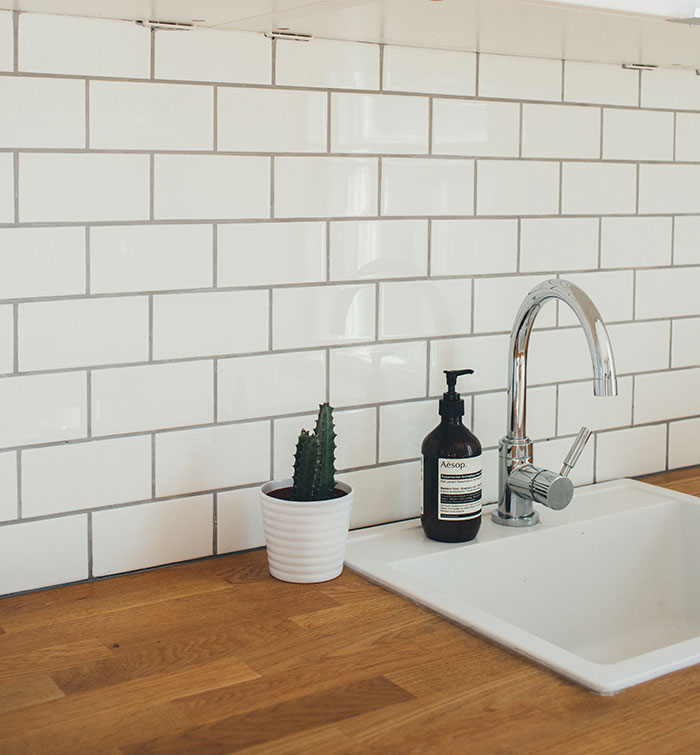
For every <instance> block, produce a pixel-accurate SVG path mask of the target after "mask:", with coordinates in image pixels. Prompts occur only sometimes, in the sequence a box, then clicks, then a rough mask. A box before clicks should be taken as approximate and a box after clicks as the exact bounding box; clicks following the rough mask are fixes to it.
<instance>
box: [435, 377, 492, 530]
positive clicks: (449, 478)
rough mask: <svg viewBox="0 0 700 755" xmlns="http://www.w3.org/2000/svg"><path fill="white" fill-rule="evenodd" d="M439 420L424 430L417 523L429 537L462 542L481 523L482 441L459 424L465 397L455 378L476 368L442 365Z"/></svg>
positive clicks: (462, 414)
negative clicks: (444, 380) (443, 384)
mask: <svg viewBox="0 0 700 755" xmlns="http://www.w3.org/2000/svg"><path fill="white" fill-rule="evenodd" d="M444 372H445V375H446V377H447V391H446V392H445V393H444V394H443V396H442V398H441V399H440V417H441V421H440V424H439V425H438V426H437V427H436V428H435V429H434V430H433V431H432V432H430V433H428V435H426V437H425V440H424V441H423V445H422V447H421V452H422V456H423V458H422V464H423V469H422V471H423V475H422V477H423V501H422V506H421V524H422V525H423V530H424V531H425V534H426V535H427V536H428V537H429V538H430V539H431V540H439V541H440V542H443V543H462V542H465V541H467V540H472V539H473V538H475V537H476V533H477V532H478V531H479V527H480V526H481V473H482V466H481V443H479V441H478V439H477V438H476V436H475V435H474V434H473V433H472V432H470V431H469V429H468V428H466V427H465V426H464V424H462V417H463V416H464V400H463V399H462V398H461V397H460V395H459V393H457V390H456V386H457V378H458V377H459V376H460V375H470V374H472V373H473V372H474V370H445V371H444Z"/></svg>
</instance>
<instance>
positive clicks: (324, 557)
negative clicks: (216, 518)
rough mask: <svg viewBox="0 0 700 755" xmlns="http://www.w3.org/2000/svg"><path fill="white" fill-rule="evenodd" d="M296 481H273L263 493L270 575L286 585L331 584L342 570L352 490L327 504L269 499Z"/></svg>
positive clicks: (339, 484)
mask: <svg viewBox="0 0 700 755" xmlns="http://www.w3.org/2000/svg"><path fill="white" fill-rule="evenodd" d="M291 485H292V480H291V479H289V480H273V481H272V482H266V483H265V484H264V485H263V486H262V488H261V489H260V500H261V504H262V517H263V528H264V530H265V543H266V544H267V563H268V566H269V568H270V574H272V576H273V577H276V578H277V579H281V580H282V581H284V582H327V581H328V580H329V579H335V578H336V577H337V576H339V575H340V573H341V572H342V571H343V561H344V560H345V544H346V542H347V539H348V529H349V527H350V510H351V508H352V500H353V490H352V488H351V487H350V485H347V484H346V483H344V482H336V488H338V489H340V490H344V491H345V493H346V495H344V496H341V497H340V498H333V499H331V500H329V501H284V500H281V499H279V498H274V497H273V496H270V495H268V493H269V492H270V491H272V490H279V489H280V488H287V487H291Z"/></svg>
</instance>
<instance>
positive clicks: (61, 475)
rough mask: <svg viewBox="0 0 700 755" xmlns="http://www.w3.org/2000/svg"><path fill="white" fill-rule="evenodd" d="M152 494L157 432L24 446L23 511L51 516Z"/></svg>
mask: <svg viewBox="0 0 700 755" xmlns="http://www.w3.org/2000/svg"><path fill="white" fill-rule="evenodd" d="M150 497H151V438H150V437H149V436H147V435H141V436H137V437H134V438H115V439H112V440H100V441H96V442H91V443H72V444H67V445H59V446H49V447H48V448H30V449H27V450H26V451H23V452H22V514H23V515H24V516H46V515H49V514H60V513H62V512H64V511H75V510H77V509H91V508H96V507H102V506H111V505H112V504H116V503H127V502H129V501H138V500H143V499H146V498H150Z"/></svg>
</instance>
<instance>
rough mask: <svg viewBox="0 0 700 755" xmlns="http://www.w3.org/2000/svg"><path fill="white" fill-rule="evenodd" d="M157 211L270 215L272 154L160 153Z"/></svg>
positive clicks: (161, 215)
mask: <svg viewBox="0 0 700 755" xmlns="http://www.w3.org/2000/svg"><path fill="white" fill-rule="evenodd" d="M153 191H154V195H155V199H154V215H155V217H156V219H158V220H168V219H177V218H192V219H203V218H224V219H228V220H230V219H234V218H267V217H269V216H270V158H268V157H252V156H249V155H244V156H235V155H156V156H155V176H154V189H153Z"/></svg>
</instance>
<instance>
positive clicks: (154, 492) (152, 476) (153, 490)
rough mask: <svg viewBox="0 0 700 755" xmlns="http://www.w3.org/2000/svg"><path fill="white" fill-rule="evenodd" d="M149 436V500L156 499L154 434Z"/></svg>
mask: <svg viewBox="0 0 700 755" xmlns="http://www.w3.org/2000/svg"><path fill="white" fill-rule="evenodd" d="M150 436H151V498H157V497H158V496H157V494H156V434H155V433H150Z"/></svg>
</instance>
